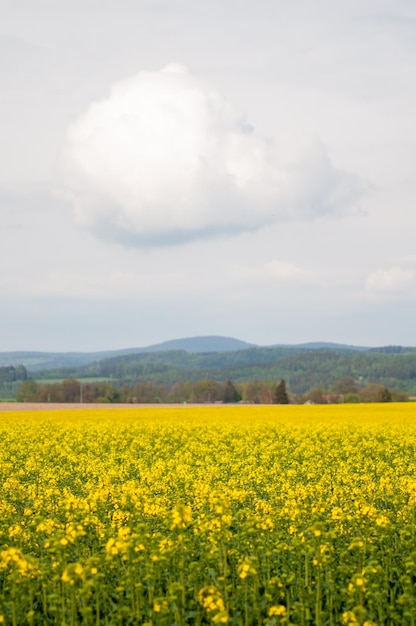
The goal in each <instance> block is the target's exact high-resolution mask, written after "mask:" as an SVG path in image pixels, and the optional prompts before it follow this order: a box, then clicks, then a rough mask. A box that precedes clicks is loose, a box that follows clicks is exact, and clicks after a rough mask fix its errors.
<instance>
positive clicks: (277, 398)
mask: <svg viewBox="0 0 416 626" xmlns="http://www.w3.org/2000/svg"><path fill="white" fill-rule="evenodd" d="M273 400H274V403H275V404H289V396H288V395H287V391H286V383H285V381H284V380H283V378H282V380H281V381H280V383H278V384H277V385H276V389H275V390H274V395H273Z"/></svg>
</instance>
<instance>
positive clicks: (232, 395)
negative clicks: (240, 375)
mask: <svg viewBox="0 0 416 626" xmlns="http://www.w3.org/2000/svg"><path fill="white" fill-rule="evenodd" d="M240 400H241V393H239V391H238V390H237V389H236V387H235V386H234V385H233V383H232V382H231V380H227V382H226V383H225V385H224V395H223V397H222V401H223V402H225V403H229V402H240Z"/></svg>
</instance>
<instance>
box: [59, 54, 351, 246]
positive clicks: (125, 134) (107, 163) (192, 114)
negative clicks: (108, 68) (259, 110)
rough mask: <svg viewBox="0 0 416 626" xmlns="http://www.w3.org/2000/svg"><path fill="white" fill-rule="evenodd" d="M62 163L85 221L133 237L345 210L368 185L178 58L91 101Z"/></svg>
mask: <svg viewBox="0 0 416 626" xmlns="http://www.w3.org/2000/svg"><path fill="white" fill-rule="evenodd" d="M276 115H278V111H277V112H276ZM61 170H62V177H63V186H64V189H65V194H66V196H67V197H68V198H69V199H70V200H71V202H72V203H73V206H74V211H75V217H76V220H77V222H78V224H79V225H80V226H81V227H84V228H87V229H89V230H91V231H93V232H94V233H95V234H96V235H97V236H99V237H100V238H102V239H105V240H110V241H111V240H112V241H118V242H120V243H122V244H125V245H154V244H171V243H177V242H181V241H186V240H192V239H195V238H198V237H209V236H214V235H217V234H234V233H236V232H242V231H251V230H255V229H257V228H260V227H262V226H264V225H267V224H270V223H273V222H277V221H279V220H285V219H286V220H287V219H299V218H300V219H305V218H311V217H315V216H318V215H325V214H331V213H339V212H343V211H345V210H348V209H349V208H351V206H353V205H354V204H355V202H356V201H357V199H358V198H359V196H360V195H361V193H362V189H363V187H362V183H361V182H360V181H359V180H358V179H356V178H355V177H354V176H352V175H349V174H347V173H345V172H342V171H339V170H337V169H335V168H334V167H333V166H332V164H331V161H330V159H329V157H328V154H327V152H326V149H325V147H324V146H323V145H322V144H321V143H320V142H319V140H316V139H310V138H306V137H304V136H301V137H293V136H291V137H280V138H279V140H277V141H273V140H266V139H263V138H259V137H257V136H256V134H255V132H254V130H253V128H252V126H251V125H250V124H249V123H248V122H247V120H246V119H245V117H244V115H242V114H241V113H240V112H239V111H238V110H237V109H236V108H235V107H234V106H232V105H231V104H229V103H228V102H226V101H225V100H224V99H223V98H222V97H221V95H220V94H219V93H218V92H217V91H215V90H214V89H213V88H212V87H211V86H210V85H208V84H207V83H206V82H204V81H203V80H201V79H200V78H198V77H197V76H195V75H193V74H191V73H190V72H189V71H188V70H187V68H185V67H183V66H180V65H175V64H171V65H168V66H167V67H165V68H164V69H163V70H162V71H159V72H140V73H139V74H137V75H135V76H132V77H131V78H128V79H126V80H123V81H121V82H119V83H117V84H115V85H114V86H113V87H112V89H111V93H110V95H109V97H108V98H106V99H103V100H100V101H98V102H94V103H92V104H91V105H90V107H89V109H88V110H87V111H86V112H85V113H84V114H83V115H81V116H80V117H79V118H78V119H77V120H76V121H75V122H74V123H73V124H72V125H71V126H70V127H69V129H68V133H67V138H66V142H65V145H64V147H63V150H62V155H61Z"/></svg>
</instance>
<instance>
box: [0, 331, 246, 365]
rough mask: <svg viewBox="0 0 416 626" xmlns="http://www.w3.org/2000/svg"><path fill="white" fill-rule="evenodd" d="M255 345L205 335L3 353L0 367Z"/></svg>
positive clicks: (89, 361)
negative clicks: (137, 344) (115, 346)
mask: <svg viewBox="0 0 416 626" xmlns="http://www.w3.org/2000/svg"><path fill="white" fill-rule="evenodd" d="M253 345H254V344H250V343H247V342H246V341H241V340H240V339H233V338H232V337H220V336H217V335H209V336H204V337H185V338H184V339H172V340H170V341H164V342H163V343H158V344H154V345H150V346H147V347H142V348H124V349H121V350H105V351H102V352H25V351H18V352H0V367H1V366H4V365H14V366H16V365H24V366H25V367H26V368H27V369H28V370H29V371H31V372H38V371H40V370H53V369H58V368H66V367H70V368H78V367H82V366H83V365H88V364H89V363H93V362H95V361H101V360H102V359H109V358H114V357H118V356H125V355H129V354H143V353H148V352H165V351H168V350H185V351H186V352H190V353H196V352H234V351H236V350H245V349H247V348H250V347H252V346H253Z"/></svg>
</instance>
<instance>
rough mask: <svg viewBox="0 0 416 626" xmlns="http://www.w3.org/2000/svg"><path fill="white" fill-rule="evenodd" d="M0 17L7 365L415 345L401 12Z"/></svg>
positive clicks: (130, 6)
mask: <svg viewBox="0 0 416 626" xmlns="http://www.w3.org/2000/svg"><path fill="white" fill-rule="evenodd" d="M0 15H1V19H0V137H1V141H0V218H1V231H0V263H1V268H2V269H1V273H0V293H1V306H0V329H1V331H0V332H1V336H0V339H1V341H0V351H5V350H49V351H63V350H68V351H69V350H76V351H90V350H104V349H111V348H124V347H132V346H146V345H150V344H153V343H158V342H160V341H164V340H167V339H174V338H179V337H188V336H195V335H214V334H215V335H225V336H233V337H237V338H240V339H244V340H246V341H250V342H253V343H258V344H261V345H271V344H275V343H301V342H305V341H318V340H319V341H336V342H342V343H350V344H356V345H369V346H375V345H388V344H402V345H413V346H414V345H416V333H415V330H414V329H415V321H414V320H415V318H416V205H415V200H416V176H415V164H416V113H415V112H416V5H415V2H414V0H394V1H393V0H359V1H358V0H340V1H339V2H333V1H332V0H314V1H313V2H312V1H311V0H297V1H296V2H293V1H289V0H256V1H255V2H254V0H210V1H209V2H208V1H205V0H14V1H13V0H0Z"/></svg>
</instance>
